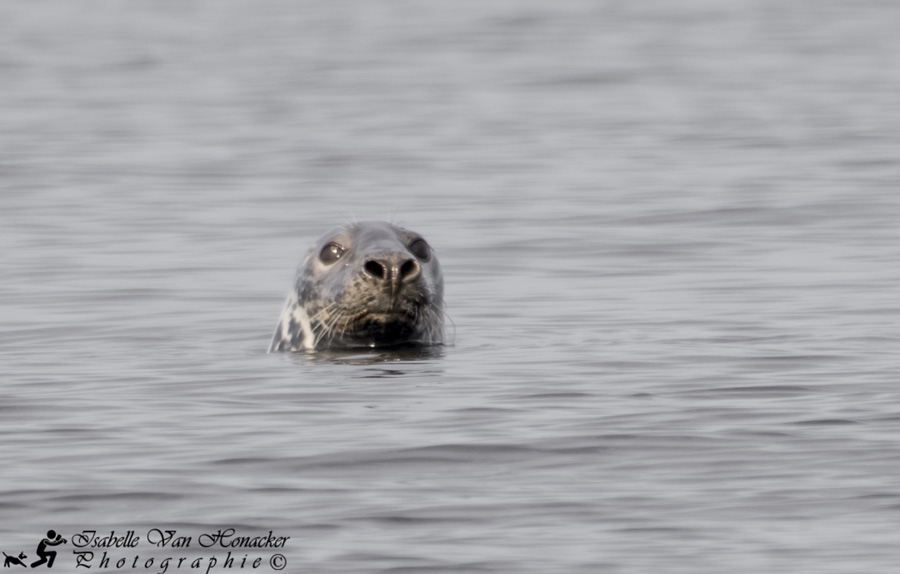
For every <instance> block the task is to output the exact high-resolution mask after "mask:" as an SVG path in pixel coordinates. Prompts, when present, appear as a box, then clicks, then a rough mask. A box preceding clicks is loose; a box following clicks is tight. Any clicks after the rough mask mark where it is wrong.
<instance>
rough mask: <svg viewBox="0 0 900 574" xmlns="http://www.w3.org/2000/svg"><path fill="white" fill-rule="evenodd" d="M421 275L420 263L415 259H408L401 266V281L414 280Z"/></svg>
mask: <svg viewBox="0 0 900 574" xmlns="http://www.w3.org/2000/svg"><path fill="white" fill-rule="evenodd" d="M418 276H419V264H418V263H416V260H415V259H407V260H406V262H405V263H404V264H403V265H401V266H400V281H412V280H413V279H415V278H416V277H418Z"/></svg>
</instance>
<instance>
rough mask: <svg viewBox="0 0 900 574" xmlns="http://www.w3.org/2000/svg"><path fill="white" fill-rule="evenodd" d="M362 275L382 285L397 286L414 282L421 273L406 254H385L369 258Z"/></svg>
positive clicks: (417, 264) (416, 264) (417, 265)
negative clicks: (391, 284) (395, 284)
mask: <svg viewBox="0 0 900 574" xmlns="http://www.w3.org/2000/svg"><path fill="white" fill-rule="evenodd" d="M363 273H365V274H366V275H367V276H368V277H371V278H372V279H375V280H376V281H378V282H382V283H394V282H397V283H399V284H401V285H402V284H404V283H410V282H412V281H415V280H416V278H418V277H419V275H420V273H421V269H420V268H419V263H418V262H417V261H416V260H415V259H414V258H412V257H410V256H409V254H407V253H386V254H382V255H378V256H376V257H370V258H369V259H368V260H367V261H366V263H365V264H364V265H363Z"/></svg>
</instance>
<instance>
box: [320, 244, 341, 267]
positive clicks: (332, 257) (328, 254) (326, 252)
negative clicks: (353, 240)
mask: <svg viewBox="0 0 900 574" xmlns="http://www.w3.org/2000/svg"><path fill="white" fill-rule="evenodd" d="M344 251H345V249H344V248H343V247H341V246H340V245H338V244H337V243H329V244H328V245H326V246H325V247H323V248H322V252H321V253H319V259H321V260H322V263H324V264H325V265H331V264H332V263H334V262H335V261H337V260H338V259H340V258H341V255H343V254H344Z"/></svg>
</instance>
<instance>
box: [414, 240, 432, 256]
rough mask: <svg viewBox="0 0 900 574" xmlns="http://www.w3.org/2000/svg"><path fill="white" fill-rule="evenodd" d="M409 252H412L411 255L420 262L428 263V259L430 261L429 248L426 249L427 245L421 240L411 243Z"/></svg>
mask: <svg viewBox="0 0 900 574" xmlns="http://www.w3.org/2000/svg"><path fill="white" fill-rule="evenodd" d="M409 250H410V251H412V254H413V255H415V256H416V257H418V258H419V259H421V260H422V261H428V260H429V259H431V248H430V247H428V243H426V242H425V240H424V239H422V238H419V239H416V240H415V241H413V242H412V243H411V244H410V245H409Z"/></svg>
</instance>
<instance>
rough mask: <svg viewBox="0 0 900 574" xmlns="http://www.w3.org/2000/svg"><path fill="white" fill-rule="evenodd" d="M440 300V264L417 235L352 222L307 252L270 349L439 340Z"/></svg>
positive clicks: (385, 225)
mask: <svg viewBox="0 0 900 574" xmlns="http://www.w3.org/2000/svg"><path fill="white" fill-rule="evenodd" d="M443 305H444V279H443V276H442V275H441V268H440V264H439V263H438V260H437V257H436V256H435V254H434V251H433V250H432V249H431V246H429V245H428V243H427V242H426V241H425V240H424V238H422V236H421V235H419V234H418V233H415V232H413V231H409V230H406V229H403V228H401V227H397V226H396V225H392V224H390V223H385V222H382V221H366V222H360V223H353V224H350V225H346V226H343V227H339V228H336V229H333V230H332V231H330V232H328V233H326V234H325V235H323V236H322V237H321V238H319V240H318V241H317V242H316V245H315V247H313V248H312V249H311V250H310V251H309V252H308V253H307V254H306V257H305V259H304V261H303V263H302V264H301V265H300V269H299V270H298V272H297V278H296V280H295V282H294V290H293V291H292V292H291V293H290V294H289V295H288V299H287V302H286V303H285V306H284V310H283V311H282V313H281V318H280V320H279V322H278V326H277V327H276V328H275V334H274V336H273V337H272V343H271V344H270V345H269V352H274V351H301V350H317V349H352V348H356V347H385V346H395V345H404V344H425V345H430V344H439V343H442V342H443V340H444V320H443V319H444V313H443Z"/></svg>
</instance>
